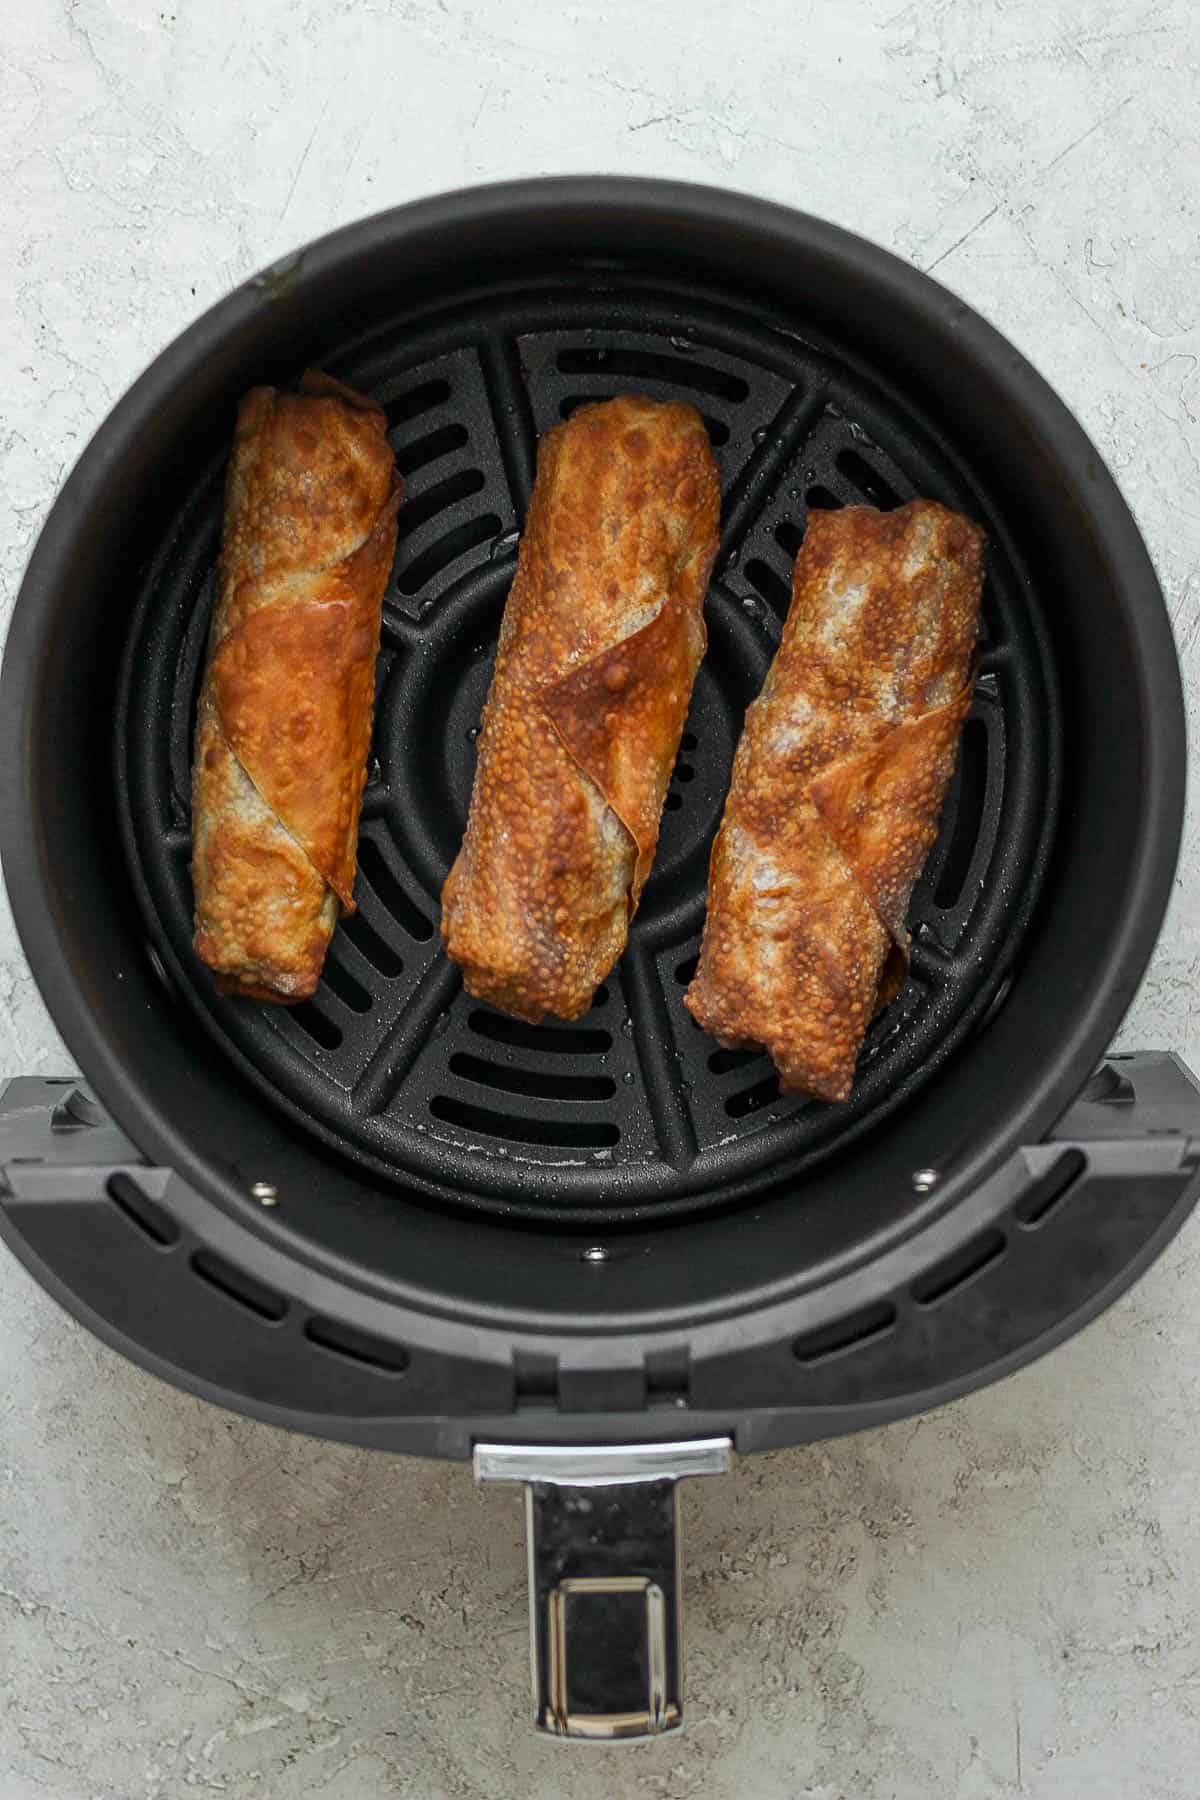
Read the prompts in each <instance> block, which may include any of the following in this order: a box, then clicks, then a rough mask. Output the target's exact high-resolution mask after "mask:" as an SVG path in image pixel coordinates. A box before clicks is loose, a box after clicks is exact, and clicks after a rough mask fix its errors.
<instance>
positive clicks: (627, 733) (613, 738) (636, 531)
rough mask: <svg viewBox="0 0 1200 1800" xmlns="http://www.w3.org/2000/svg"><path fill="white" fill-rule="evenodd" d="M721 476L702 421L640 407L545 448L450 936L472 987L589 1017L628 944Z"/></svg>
mask: <svg viewBox="0 0 1200 1800" xmlns="http://www.w3.org/2000/svg"><path fill="white" fill-rule="evenodd" d="M719 506H720V493H719V486H718V478H717V470H716V465H715V463H714V461H713V456H712V450H711V448H710V446H709V441H708V433H707V431H706V430H705V427H704V423H703V421H702V420H701V418H700V415H699V414H698V413H697V412H696V411H695V410H694V408H692V407H691V406H686V405H683V404H681V403H678V402H671V403H670V404H666V405H660V404H658V403H656V402H654V401H651V400H646V399H642V398H641V397H639V396H636V395H625V396H622V397H620V398H619V399H616V400H609V401H605V402H602V403H600V404H598V405H595V406H589V407H585V408H583V409H581V410H580V411H579V412H576V413H575V414H573V415H572V417H571V418H570V419H569V420H568V421H567V422H566V423H565V424H562V425H557V426H555V427H554V429H553V430H552V431H550V432H548V433H547V435H546V436H545V437H544V438H543V439H542V441H541V443H540V445H539V447H538V465H537V480H536V482H535V484H534V490H533V496H532V499H531V501H530V507H529V517H528V519H527V521H526V526H525V530H524V533H523V535H522V538H521V547H520V554H519V558H518V562H517V572H516V577H515V579H514V581H513V585H512V591H511V593H510V594H509V597H508V603H507V605H506V607H505V612H504V622H503V625H502V628H501V632H500V644H499V649H498V652H497V656H496V670H495V675H494V676H493V679H492V685H491V690H490V692H489V694H488V700H487V705H486V707H485V708H484V714H483V727H482V730H481V732H480V736H479V746H478V761H477V764H476V769H475V785H474V789H473V792H472V795H471V808H470V816H469V819H468V823H467V830H466V835H465V837H464V839H463V843H462V848H461V850H460V851H459V854H458V857H457V860H456V861H455V863H454V866H453V868H452V869H451V871H450V874H449V876H448V878H447V880H446V885H445V888H444V889H443V892H442V939H443V942H444V943H445V946H446V949H447V952H448V953H449V955H450V956H451V957H452V959H453V960H454V961H455V962H456V963H459V964H461V965H462V969H463V979H464V983H465V985H466V988H467V991H468V992H469V993H471V994H475V995H477V996H478V997H480V998H481V999H485V1000H490V1001H491V1002H492V1003H493V1005H495V1006H498V1007H501V1008H503V1010H504V1011H506V1012H510V1013H515V1014H516V1015H517V1016H518V1017H520V1018H524V1019H530V1020H533V1021H537V1020H538V1019H540V1018H541V1017H542V1016H543V1015H544V1014H545V1013H554V1014H556V1015H557V1016H558V1017H560V1018H564V1019H573V1018H578V1016H579V1015H580V1014H581V1013H583V1012H586V1011H587V1008H588V1006H589V1005H590V1004H591V999H592V994H593V992H594V990H595V988H596V985H597V983H598V982H600V981H601V980H603V978H604V976H605V975H607V974H608V972H609V970H610V969H611V968H612V966H613V964H614V963H615V962H616V960H617V958H618V957H619V956H620V954H621V952H622V950H623V949H624V947H625V940H626V936H627V933H628V928H629V920H630V918H631V916H632V914H633V911H634V908H635V907H636V905H637V901H638V896H639V894H640V893H641V891H642V887H643V885H644V883H645V880H646V877H647V875H648V874H649V872H650V865H651V863H652V861H653V860H654V849H655V845H656V843H657V841H658V827H659V818H660V815H661V813H662V807H663V801H664V800H665V798H666V794H667V786H668V783H669V782H670V779H671V769H672V767H673V765H674V761H675V756H676V752H677V751H678V749H679V739H680V736H681V734H682V732H683V724H684V719H685V717H686V715H687V709H688V701H689V698H690V696H691V691H692V682H693V680H694V679H695V675H696V670H697V668H698V666H699V663H700V658H701V656H702V655H703V653H704V642H705V633H704V621H703V614H702V607H703V602H704V591H705V588H706V586H707V584H708V576H709V570H710V569H711V567H712V561H713V557H714V555H715V553H716V546H717V515H718V511H719Z"/></svg>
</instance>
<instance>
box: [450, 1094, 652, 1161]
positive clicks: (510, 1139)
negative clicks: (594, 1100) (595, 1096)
mask: <svg viewBox="0 0 1200 1800" xmlns="http://www.w3.org/2000/svg"><path fill="white" fill-rule="evenodd" d="M429 1110H430V1112H431V1113H432V1114H433V1116H434V1118H435V1119H442V1120H444V1121H445V1123H446V1124H447V1125H459V1126H461V1127H462V1128H463V1130H465V1131H478V1132H481V1133H483V1134H484V1135H485V1136H487V1137H494V1138H503V1139H504V1141H505V1142H506V1143H510V1144H511V1143H519V1144H554V1145H558V1146H560V1147H561V1148H563V1149H578V1150H605V1149H610V1148H611V1147H612V1145H613V1144H615V1143H618V1142H619V1141H620V1137H621V1133H620V1132H619V1131H618V1130H617V1127H616V1126H615V1125H612V1124H610V1123H609V1122H608V1120H607V1119H595V1120H592V1119H586V1120H585V1119H511V1118H509V1117H508V1115H507V1114H506V1113H497V1112H492V1111H491V1109H490V1108H489V1107H486V1106H471V1105H468V1104H467V1103H466V1102H465V1101H462V1100H452V1099H451V1098H450V1097H449V1095H447V1094H435V1095H434V1097H433V1099H432V1100H431V1101H430V1102H429Z"/></svg>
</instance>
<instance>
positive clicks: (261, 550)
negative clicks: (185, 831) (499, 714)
mask: <svg viewBox="0 0 1200 1800" xmlns="http://www.w3.org/2000/svg"><path fill="white" fill-rule="evenodd" d="M386 430H387V421H386V419H385V417H384V414H383V413H382V411H380V409H379V408H378V407H377V406H375V404H374V403H373V402H372V401H370V400H368V399H366V398H365V397H364V396H363V395H361V394H358V393H356V392H355V391H354V390H353V389H352V388H348V387H344V386H343V385H342V384H341V383H340V382H337V381H334V380H333V379H332V378H331V377H330V376H327V375H322V374H319V373H317V372H316V371H310V372H309V373H308V374H306V375H305V376H304V378H303V380H302V382H301V384H300V391H299V393H285V392H282V391H280V390H277V389H275V388H269V387H261V388H255V389H253V390H252V392H250V393H249V394H247V395H246V397H245V399H244V400H243V401H242V404H241V408H240V410H239V413H238V423H237V435H236V438H235V440H234V447H233V458H232V461H231V463H230V466H229V475H228V478H227V482H226V489H225V521H224V534H223V537H222V542H221V555H220V560H219V563H218V568H217V598H216V606H215V609H214V612H213V620H212V627H211V631H210V636H209V646H208V662H207V666H206V669H205V674H204V682H203V687H202V689H201V694H200V704H199V711H198V717H197V723H196V745H195V756H194V760H193V765H192V882H193V886H194V888H195V900H196V917H195V922H196V935H195V947H196V953H197V955H198V956H199V957H200V958H201V959H202V960H203V961H204V962H206V963H207V964H208V965H209V966H210V968H212V969H214V970H215V971H216V972H217V977H218V984H219V986H220V987H221V989H222V991H223V992H225V993H230V994H243V995H246V996H249V997H251V998H254V999H257V1000H278V1001H282V1002H285V1003H286V1002H290V1001H295V1000H302V999H304V998H305V997H306V996H307V995H309V994H311V993H312V992H313V990H314V988H315V987H316V985H317V982H318V981H319V980H320V976H321V966H322V964H323V962H324V960H325V952H326V949H327V948H328V945H329V940H330V937H331V936H332V935H333V929H334V926H335V925H336V923H337V920H338V917H339V915H340V914H341V913H346V912H351V911H353V909H354V898H353V894H352V891H351V890H352V888H353V886H354V873H355V864H356V854H357V838H358V814H359V808H360V806H361V803H362V791H363V784H364V782H365V780H366V764H367V751H368V747H369V744H370V738H371V712H372V707H373V704H374V697H375V658H376V656H377V654H378V651H379V621H380V609H381V604H382V599H383V591H384V588H385V587H386V586H387V581H388V576H389V574H390V571H391V566H392V556H393V554H394V552H395V547H396V509H397V507H398V506H399V504H400V482H399V478H398V476H397V474H396V470H395V465H394V463H393V460H392V452H391V447H390V446H389V444H388V441H387V436H386Z"/></svg>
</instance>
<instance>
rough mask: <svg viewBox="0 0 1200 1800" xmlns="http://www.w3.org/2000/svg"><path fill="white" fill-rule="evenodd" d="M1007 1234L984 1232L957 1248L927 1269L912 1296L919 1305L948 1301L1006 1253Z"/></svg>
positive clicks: (931, 1304)
mask: <svg viewBox="0 0 1200 1800" xmlns="http://www.w3.org/2000/svg"><path fill="white" fill-rule="evenodd" d="M1004 1243H1005V1239H1004V1233H1003V1232H1002V1231H996V1230H992V1231H981V1232H980V1233H979V1235H978V1237H973V1238H972V1239H971V1241H970V1243H968V1244H964V1245H963V1246H962V1248H961V1249H960V1250H956V1251H955V1252H954V1254H953V1256H947V1257H945V1258H944V1259H943V1261H941V1262H940V1263H938V1264H937V1265H936V1267H934V1268H932V1269H930V1270H928V1271H927V1273H926V1274H924V1275H922V1276H921V1277H920V1279H919V1280H918V1281H914V1282H913V1285H912V1297H913V1299H914V1300H915V1301H916V1303H917V1305H918V1306H936V1305H937V1304H938V1302H939V1301H941V1300H948V1299H949V1298H950V1295H951V1294H954V1293H957V1292H958V1290H959V1288H961V1287H965V1286H966V1284H967V1282H968V1281H974V1280H975V1279H976V1277H977V1276H979V1275H982V1274H983V1272H984V1270H985V1269H989V1268H990V1267H991V1265H992V1264H993V1263H994V1262H995V1261H996V1260H997V1259H998V1258H999V1257H1001V1256H1003V1254H1004Z"/></svg>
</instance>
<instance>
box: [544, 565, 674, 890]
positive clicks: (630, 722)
mask: <svg viewBox="0 0 1200 1800" xmlns="http://www.w3.org/2000/svg"><path fill="white" fill-rule="evenodd" d="M704 641H705V633H704V624H703V621H702V620H701V619H700V618H699V617H698V615H697V614H696V612H695V610H694V609H693V607H692V606H691V605H690V603H689V601H688V599H687V598H685V597H683V596H678V597H673V598H671V599H669V600H668V601H667V602H666V604H665V605H664V606H662V607H661V608H660V610H659V611H658V612H657V613H656V614H655V616H654V618H653V619H651V621H650V623H649V624H648V625H644V626H643V627H642V629H641V630H640V631H635V632H634V633H633V634H632V635H631V636H630V637H627V638H623V639H622V640H621V642H620V643H617V644H613V645H612V646H611V647H610V648H609V649H607V650H604V651H602V652H601V653H600V655H599V656H595V657H593V658H592V660H591V661H590V662H588V663H585V664H583V666H582V667H580V668H578V669H572V671H571V673H570V674H569V675H564V676H563V677H562V679H561V680H560V681H557V682H555V683H554V685H553V686H552V687H549V688H547V689H546V690H545V691H544V693H543V694H542V695H541V696H540V700H541V704H542V707H543V709H544V711H545V713H546V716H547V717H548V718H549V720H550V722H551V724H552V725H553V727H554V729H555V731H556V732H557V733H558V736H559V737H560V738H561V740H562V742H563V744H564V745H565V747H566V749H567V750H568V751H569V753H570V755H571V756H572V757H573V758H574V760H575V762H576V763H577V764H578V766H579V768H580V769H581V770H582V771H583V773H584V774H585V775H586V776H587V777H588V779H589V780H590V781H592V782H594V783H595V785H596V787H597V788H598V789H599V790H600V792H601V794H602V795H603V796H604V799H605V801H606V802H607V804H608V805H609V806H610V807H611V808H612V810H613V812H615V813H616V815H617V817H618V819H620V821H621V823H622V825H624V827H625V829H626V831H627V832H628V833H629V835H630V837H631V838H632V839H633V842H634V844H635V846H636V849H637V862H636V864H635V867H634V874H633V882H632V885H631V889H630V911H631V913H632V911H633V909H634V907H636V905H637V901H638V896H639V895H640V894H641V891H642V888H643V887H644V886H645V882H646V877H647V875H648V874H649V873H650V865H651V863H652V862H653V861H654V850H655V845H656V843H657V841H658V825H659V818H660V815H661V813H662V805H663V799H664V797H665V794H666V788H667V784H668V783H669V781H670V778H671V767H672V763H673V760H674V756H675V752H676V750H677V749H678V746H679V739H680V736H681V734H682V732H683V722H684V719H685V717H686V715H687V709H688V701H689V699H690V697H691V690H692V678H693V675H694V673H695V670H696V667H697V665H698V663H699V661H700V658H701V657H702V656H703V654H704Z"/></svg>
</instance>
